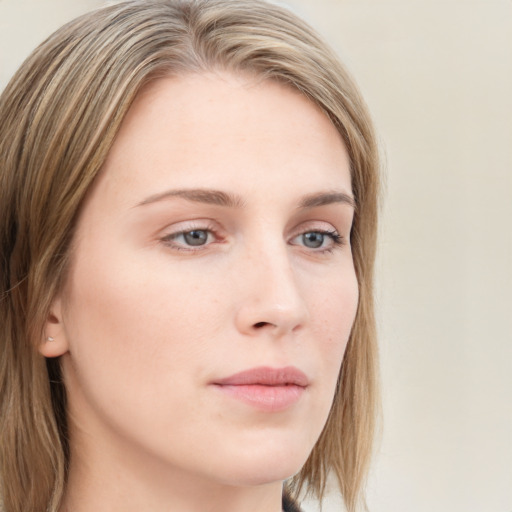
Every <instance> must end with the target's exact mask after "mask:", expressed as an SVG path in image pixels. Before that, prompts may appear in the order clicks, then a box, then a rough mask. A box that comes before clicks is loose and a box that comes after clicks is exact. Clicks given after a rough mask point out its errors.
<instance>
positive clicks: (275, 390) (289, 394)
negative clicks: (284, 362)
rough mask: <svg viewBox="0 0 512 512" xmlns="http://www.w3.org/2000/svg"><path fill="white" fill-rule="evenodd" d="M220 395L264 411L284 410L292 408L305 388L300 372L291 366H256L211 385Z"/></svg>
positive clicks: (305, 383) (307, 383)
mask: <svg viewBox="0 0 512 512" xmlns="http://www.w3.org/2000/svg"><path fill="white" fill-rule="evenodd" d="M212 384H213V386H215V387H216V388H217V389H218V390H219V391H220V392H222V393H223V394H224V395H226V396H228V397H230V398H233V399H235V400H239V401H240V402H242V403H244V404H246V405H249V406H251V407H253V408H255V409H258V410H260V411H264V412H279V411H284V410H286V409H288V408H290V407H292V406H293V405H295V404H296V403H297V402H298V401H299V400H300V398H301V397H302V395H303V394H304V391H305V390H306V388H307V387H308V386H309V379H308V377H307V376H306V374H305V373H304V372H302V371H301V370H299V369H298V368H295V367H294V366H287V367H285V368H270V367H258V368H252V369H250V370H246V371H242V372H239V373H235V374H234V375H231V376H229V377H226V378H223V379H220V380H217V381H215V382H213V383H212Z"/></svg>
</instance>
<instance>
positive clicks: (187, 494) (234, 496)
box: [59, 442, 282, 512]
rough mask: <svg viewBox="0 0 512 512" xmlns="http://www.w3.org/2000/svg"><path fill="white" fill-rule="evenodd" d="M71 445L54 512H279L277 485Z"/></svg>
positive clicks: (279, 487) (279, 489)
mask: <svg viewBox="0 0 512 512" xmlns="http://www.w3.org/2000/svg"><path fill="white" fill-rule="evenodd" d="M80 448H81V447H80V445H77V443H73V444H72V453H71V465H70V471H69V477H68V484H67V488H66V492H65V495H64V498H63V502H62V506H61V508H60V510H59V512H107V511H108V512H113V511H123V512H139V511H140V510H158V511H161V512H167V511H168V512H171V511H172V512H205V511H207V512H239V511H240V510H244V512H281V510H282V501H281V500H282V482H272V483H263V484H258V485H232V484H226V483H223V482H218V481H216V480H215V479H214V478H211V477H208V476H204V475H200V474H195V473H192V472H187V471H184V470H183V469H182V468H173V467H172V466H171V465H169V464H167V463H164V462H162V461H158V460H156V461H155V460H151V458H149V457H147V456H146V455H145V454H141V453H138V454H134V453H126V452H124V453H118V452H116V450H115V449H114V450H113V449H112V445H110V446H100V445H99V443H96V442H95V443H94V444H93V445H91V446H87V447H86V446H84V443H82V449H80Z"/></svg>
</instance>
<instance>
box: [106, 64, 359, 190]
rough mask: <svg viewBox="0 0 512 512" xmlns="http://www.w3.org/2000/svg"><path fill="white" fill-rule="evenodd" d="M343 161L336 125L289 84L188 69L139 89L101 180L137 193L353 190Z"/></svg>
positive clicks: (347, 163) (347, 162) (343, 154)
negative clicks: (283, 188)
mask: <svg viewBox="0 0 512 512" xmlns="http://www.w3.org/2000/svg"><path fill="white" fill-rule="evenodd" d="M349 167H350V166H349V161H348V156H347V152H346V150H345V146H344V143H343V141H342V138H341V136H340V134H339V133H338V131H337V130H336V128H335V127H334V126H333V124H332V123H331V121H330V120H329V118H328V117H327V115H326V114H325V113H324V112H323V111H322V110H321V109H320V108H318V107H317V106H316V105H314V104H313V102H312V101H310V100H309V99H307V98H306V97H305V96H304V95H303V94H301V93H300V92H298V91H296V90H295V89H292V88H291V87H289V86H286V85H283V84H281V83H278V82H274V81H268V80H266V81H262V80H260V79H257V78H255V77H254V76H251V75H233V74H229V73H210V74H192V75H185V76H181V77H170V78H163V79H159V80H157V81H155V82H152V83H151V84H149V85H148V86H146V87H145V88H144V89H143V90H142V91H141V93H140V94H139V95H138V97H137V98H136V100H135V101H134V103H133V105H132V106H131V108H130V110H129V112H128V114H127V115H126V118H125V119H124V121H123V123H122V126H121V129H120V131H119V133H118V135H117V138H116V141H115V142H114V145H113V147H112V149H111V151H110V153H109V155H108V157H107V160H106V163H105V165H104V169H103V171H102V174H101V176H100V179H99V181H106V182H109V183H110V184H111V186H113V188H114V189H118V190H119V189H121V188H123V189H126V187H127V185H129V186H130V187H131V188H132V191H133V193H134V194H135V195H140V194H142V193H145V194H147V195H149V194H156V193H159V192H160V191H161V190H162V189H164V188H168V187H169V186H170V185H172V186H176V187H181V186H186V187H211V188H219V183H220V184H224V185H225V186H227V187H230V186H233V187H236V188H238V189H239V190H237V193H242V194H243V193H244V192H247V193H249V192H250V191H251V190H252V189H254V188H255V187H256V188H257V187H258V186H259V185H260V184H261V183H260V182H262V181H264V182H265V184H264V186H266V187H267V189H268V190H269V192H270V191H271V190H272V189H273V187H274V186H282V185H283V179H288V180H289V178H290V177H293V178H294V180H297V182H299V181H300V183H301V184H302V186H306V187H307V186H310V187H321V188H324V189H325V188H336V189H338V188H339V186H340V184H341V185H342V186H344V187H345V189H346V192H350V171H349ZM319 181H322V183H319ZM293 185H294V183H293V182H291V181H289V182H288V184H287V186H288V187H289V188H293Z"/></svg>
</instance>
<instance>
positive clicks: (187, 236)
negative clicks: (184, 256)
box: [162, 228, 216, 251]
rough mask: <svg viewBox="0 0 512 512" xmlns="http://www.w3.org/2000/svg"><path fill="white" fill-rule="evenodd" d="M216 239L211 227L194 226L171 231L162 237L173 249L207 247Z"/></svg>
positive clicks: (191, 249) (184, 249)
mask: <svg viewBox="0 0 512 512" xmlns="http://www.w3.org/2000/svg"><path fill="white" fill-rule="evenodd" d="M215 240H216V237H215V235H214V233H213V231H212V230H211V229H209V228H193V229H187V230H182V231H178V232H176V233H171V234H169V235H166V236H164V237H163V238H162V242H164V243H165V244H166V245H169V246H170V247H171V248H173V249H177V250H183V251H187V250H189V251H193V250H195V249H196V248H197V249H200V248H202V247H205V246H207V245H209V244H211V243H212V242H214V241H215Z"/></svg>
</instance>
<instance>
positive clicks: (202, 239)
mask: <svg viewBox="0 0 512 512" xmlns="http://www.w3.org/2000/svg"><path fill="white" fill-rule="evenodd" d="M208 235H209V233H208V231H206V229H194V230H193V231H187V232H185V233H180V234H179V236H180V237H182V238H183V241H184V242H185V243H186V244H187V245H192V246H197V245H204V244H205V243H206V242H207V241H208Z"/></svg>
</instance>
